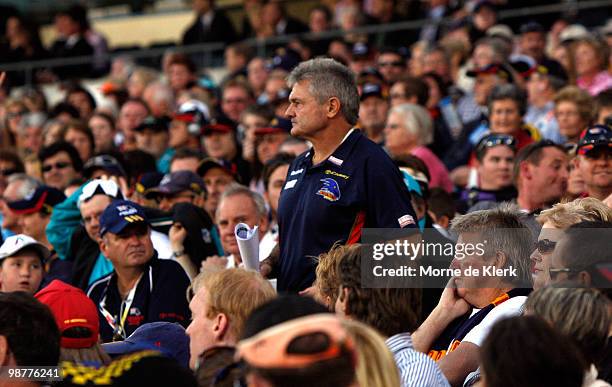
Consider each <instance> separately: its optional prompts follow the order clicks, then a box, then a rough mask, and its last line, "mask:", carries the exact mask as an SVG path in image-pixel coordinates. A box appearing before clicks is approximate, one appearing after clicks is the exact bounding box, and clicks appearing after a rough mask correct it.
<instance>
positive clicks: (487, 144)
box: [476, 134, 516, 153]
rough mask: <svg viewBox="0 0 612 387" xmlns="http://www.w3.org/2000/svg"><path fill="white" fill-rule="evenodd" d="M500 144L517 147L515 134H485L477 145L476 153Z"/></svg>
mask: <svg viewBox="0 0 612 387" xmlns="http://www.w3.org/2000/svg"><path fill="white" fill-rule="evenodd" d="M498 145H505V146H507V147H510V148H512V149H513V150H515V149H516V139H515V138H514V137H513V136H509V135H507V134H490V135H488V136H485V137H484V138H483V139H482V140H480V142H479V143H478V146H477V147H476V153H481V152H482V151H483V150H485V149H487V148H492V147H494V146H498Z"/></svg>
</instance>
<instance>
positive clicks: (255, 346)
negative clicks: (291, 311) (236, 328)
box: [237, 313, 356, 369]
mask: <svg viewBox="0 0 612 387" xmlns="http://www.w3.org/2000/svg"><path fill="white" fill-rule="evenodd" d="M323 345H324V346H323ZM346 352H348V353H350V354H351V356H352V359H353V367H354V366H355V363H356V353H355V344H354V342H353V340H352V339H351V337H350V336H349V335H348V333H347V332H346V330H345V329H344V328H343V327H342V324H341V323H340V319H338V318H337V317H336V316H334V315H333V314H330V313H324V314H315V315H311V316H306V317H301V318H297V319H294V320H290V321H288V322H285V323H282V324H279V325H276V326H273V327H271V328H268V329H266V330H264V331H262V332H260V333H258V334H257V335H255V336H253V337H250V338H248V339H245V340H241V341H240V342H239V343H238V346H237V357H239V358H241V359H242V360H244V361H245V362H246V363H248V364H249V366H251V367H255V368H260V369H296V368H303V367H308V366H311V365H314V364H317V363H320V362H324V361H326V360H333V359H338V358H340V357H341V356H342V354H343V353H346Z"/></svg>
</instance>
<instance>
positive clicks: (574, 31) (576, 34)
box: [559, 24, 592, 43]
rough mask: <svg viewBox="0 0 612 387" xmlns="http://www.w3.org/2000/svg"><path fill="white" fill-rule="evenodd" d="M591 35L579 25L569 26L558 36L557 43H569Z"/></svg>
mask: <svg viewBox="0 0 612 387" xmlns="http://www.w3.org/2000/svg"><path fill="white" fill-rule="evenodd" d="M591 36H592V35H591V34H590V33H589V31H588V30H587V29H586V28H585V27H584V26H583V25H581V24H570V25H569V26H567V27H565V28H564V29H563V30H562V31H561V33H560V34H559V41H560V42H561V43H570V42H573V41H576V40H578V39H584V38H589V37H591Z"/></svg>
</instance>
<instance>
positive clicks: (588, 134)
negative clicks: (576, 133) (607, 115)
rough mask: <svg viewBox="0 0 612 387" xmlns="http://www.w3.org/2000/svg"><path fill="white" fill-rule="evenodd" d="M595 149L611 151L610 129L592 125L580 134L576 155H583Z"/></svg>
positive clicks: (611, 132) (611, 136) (611, 133)
mask: <svg viewBox="0 0 612 387" xmlns="http://www.w3.org/2000/svg"><path fill="white" fill-rule="evenodd" d="M596 147H607V148H608V149H612V129H610V128H609V127H607V126H605V125H594V126H591V127H590V128H588V129H585V130H584V131H583V132H582V133H581V134H580V140H578V147H577V151H578V154H580V155H585V154H587V153H589V152H590V151H592V150H593V149H595V148H596Z"/></svg>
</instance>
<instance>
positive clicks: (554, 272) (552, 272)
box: [548, 267, 580, 281]
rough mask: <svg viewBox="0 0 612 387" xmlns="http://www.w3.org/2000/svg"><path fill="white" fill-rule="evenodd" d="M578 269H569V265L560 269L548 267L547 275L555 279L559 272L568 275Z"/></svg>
mask: <svg viewBox="0 0 612 387" xmlns="http://www.w3.org/2000/svg"><path fill="white" fill-rule="evenodd" d="M578 272H580V270H577V269H570V268H569V267H562V268H560V269H548V275H549V276H550V279H551V280H553V281H555V280H556V279H557V277H558V276H559V274H560V273H567V274H568V275H569V274H571V273H578Z"/></svg>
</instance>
